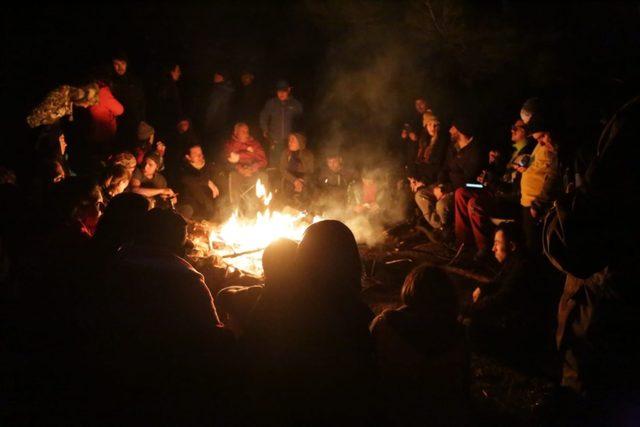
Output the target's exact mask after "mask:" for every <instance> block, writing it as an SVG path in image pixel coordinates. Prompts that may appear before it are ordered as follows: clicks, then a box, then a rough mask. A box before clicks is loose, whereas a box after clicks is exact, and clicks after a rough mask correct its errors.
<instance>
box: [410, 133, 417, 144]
mask: <svg viewBox="0 0 640 427" xmlns="http://www.w3.org/2000/svg"><path fill="white" fill-rule="evenodd" d="M409 139H410V140H412V141H414V142H415V141H417V140H418V135H416V133H415V132H409Z"/></svg>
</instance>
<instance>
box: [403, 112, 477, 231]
mask: <svg viewBox="0 0 640 427" xmlns="http://www.w3.org/2000/svg"><path fill="white" fill-rule="evenodd" d="M449 134H450V135H451V142H452V144H451V145H450V146H449V150H448V153H447V158H446V161H445V163H444V165H443V167H442V169H441V170H440V173H439V174H438V182H437V183H434V184H431V185H426V183H425V182H422V181H416V180H411V179H410V183H411V187H412V190H413V191H414V192H415V201H416V204H417V205H418V207H419V208H420V211H421V212H422V215H423V216H424V219H425V220H426V222H427V224H428V225H429V226H430V227H431V229H428V228H427V229H424V228H420V230H421V231H422V230H424V231H425V232H426V233H427V235H428V236H429V237H430V238H431V239H433V240H436V241H444V240H448V239H449V237H450V234H451V231H452V230H451V227H450V225H451V222H452V221H451V220H452V214H453V202H454V199H453V194H454V193H453V192H454V191H455V190H457V189H458V188H461V187H463V186H464V185H465V184H466V183H473V182H476V179H477V177H478V176H479V175H480V172H481V171H482V168H483V166H484V159H485V156H484V152H483V151H484V150H483V147H482V146H481V145H480V144H481V143H480V142H479V141H476V140H475V139H474V137H473V127H472V125H471V123H470V122H469V121H468V120H466V119H462V118H460V119H457V120H455V121H454V122H453V124H452V125H451V128H450V129H449Z"/></svg>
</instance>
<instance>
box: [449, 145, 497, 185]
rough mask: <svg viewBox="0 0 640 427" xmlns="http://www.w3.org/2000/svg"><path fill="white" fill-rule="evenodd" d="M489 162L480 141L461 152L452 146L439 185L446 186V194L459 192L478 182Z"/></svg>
mask: <svg viewBox="0 0 640 427" xmlns="http://www.w3.org/2000/svg"><path fill="white" fill-rule="evenodd" d="M486 162H487V155H486V152H485V150H484V148H483V147H482V145H481V143H480V142H479V141H476V140H475V139H474V140H473V141H471V142H470V143H469V144H468V145H467V146H466V147H464V148H463V149H461V150H456V149H455V147H454V146H453V145H452V144H450V145H449V150H448V152H447V157H446V160H445V162H444V165H443V167H442V169H441V170H440V173H439V174H438V183H440V184H444V186H445V187H444V188H445V191H446V192H450V191H454V190H457V189H458V188H461V187H463V186H464V184H466V183H468V182H476V179H477V178H478V175H480V172H482V169H483V167H484V165H485V164H486Z"/></svg>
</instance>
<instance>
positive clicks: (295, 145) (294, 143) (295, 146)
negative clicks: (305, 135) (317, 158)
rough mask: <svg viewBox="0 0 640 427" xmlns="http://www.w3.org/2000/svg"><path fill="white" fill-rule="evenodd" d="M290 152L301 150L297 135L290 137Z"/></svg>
mask: <svg viewBox="0 0 640 427" xmlns="http://www.w3.org/2000/svg"><path fill="white" fill-rule="evenodd" d="M288 142H289V151H298V150H300V142H298V138H296V136H295V135H289V141H288Z"/></svg>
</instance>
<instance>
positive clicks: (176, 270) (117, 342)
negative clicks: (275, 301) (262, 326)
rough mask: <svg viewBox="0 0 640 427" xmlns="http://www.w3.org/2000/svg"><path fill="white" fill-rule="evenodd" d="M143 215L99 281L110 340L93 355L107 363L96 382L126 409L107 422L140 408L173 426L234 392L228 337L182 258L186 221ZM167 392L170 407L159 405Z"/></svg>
mask: <svg viewBox="0 0 640 427" xmlns="http://www.w3.org/2000/svg"><path fill="white" fill-rule="evenodd" d="M145 217H146V218H145V219H144V221H143V223H142V227H141V229H140V230H139V231H138V233H137V239H136V242H135V243H134V245H133V246H129V247H126V248H123V249H122V250H120V251H119V252H118V255H117V257H116V259H115V260H114V261H113V262H112V263H111V268H110V269H109V271H108V272H106V274H105V277H104V281H103V282H101V286H107V287H108V291H106V292H104V297H103V298H102V300H103V301H102V302H101V309H100V317H99V321H100V322H101V323H100V324H101V325H102V326H103V327H104V328H105V329H106V330H107V331H109V333H108V335H107V337H108V338H109V339H110V342H108V343H103V344H104V345H105V349H104V353H103V354H101V355H100V359H99V360H100V361H106V363H105V364H104V369H106V375H105V379H104V385H103V386H104V387H105V388H106V389H107V390H108V393H107V394H108V395H112V396H117V400H116V402H117V404H119V405H120V404H121V405H123V407H125V406H126V407H127V409H126V410H123V411H118V412H119V413H118V414H117V415H114V416H116V417H122V419H121V422H119V423H114V424H130V423H132V421H133V420H135V419H137V420H138V421H139V420H140V417H141V414H145V415H144V417H149V416H152V418H153V419H154V420H155V423H161V424H162V423H164V422H167V420H171V424H176V425H185V424H194V423H200V422H202V417H203V416H213V417H214V418H215V417H218V416H222V415H221V414H223V413H224V410H225V406H224V405H225V403H222V402H223V401H224V400H225V399H227V396H229V395H232V396H235V394H234V393H237V392H238V391H237V390H236V386H235V385H234V384H233V382H234V381H237V377H236V376H235V373H234V368H233V367H234V360H233V358H232V357H231V356H232V355H233V353H234V351H233V349H234V343H233V336H232V335H231V333H229V332H228V331H225V330H224V329H223V328H222V326H221V324H220V321H219V318H218V315H217V312H216V307H215V305H214V302H213V298H212V296H211V292H210V291H209V289H208V287H207V285H206V283H205V279H204V277H203V276H202V274H200V273H199V272H197V271H196V270H195V269H194V268H193V266H192V265H191V264H190V263H189V262H188V261H187V260H186V259H185V258H184V253H185V242H186V236H187V223H186V221H185V220H184V219H183V218H182V217H181V216H180V215H179V214H178V213H176V212H175V211H172V210H170V209H159V208H155V209H152V210H150V211H149V212H147V213H146V214H145ZM220 366H224V367H225V368H224V369H222V370H221V369H219V367H220ZM159 372H163V373H164V374H163V375H158V373H159ZM230 374H231V375H230ZM211 384H215V385H216V387H214V388H213V389H212V388H211ZM142 391H143V392H142ZM132 395H135V396H136V398H135V399H131V398H130V396H132ZM167 396H172V397H171V401H172V404H171V405H166V404H163V402H165V403H166V399H167ZM118 400H119V401H118ZM125 401H128V403H127V404H126V405H125ZM226 404H228V403H226ZM203 405H204V406H203ZM204 407H206V408H207V409H208V410H203V408H204ZM150 414H151V415H150ZM222 419H224V417H223V418H222ZM125 420H126V421H127V422H124V421H125ZM211 421H212V422H213V423H214V424H215V422H214V421H213V420H211ZM218 421H219V420H218Z"/></svg>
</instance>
